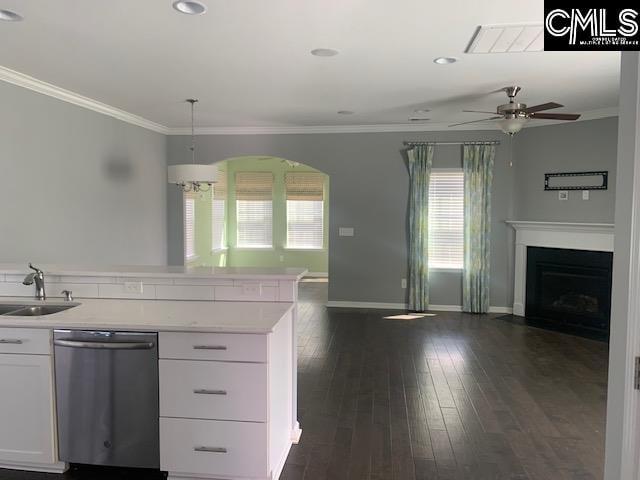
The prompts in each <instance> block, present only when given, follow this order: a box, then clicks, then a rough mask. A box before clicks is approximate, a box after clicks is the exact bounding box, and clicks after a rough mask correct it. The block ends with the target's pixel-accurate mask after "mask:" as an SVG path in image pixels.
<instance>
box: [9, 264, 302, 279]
mask: <svg viewBox="0 0 640 480" xmlns="http://www.w3.org/2000/svg"><path fill="white" fill-rule="evenodd" d="M35 265H36V266H37V267H38V268H40V269H42V270H43V271H44V273H45V274H46V275H67V276H90V277H134V278H144V277H151V278H175V277H189V278H212V277H213V278H227V279H252V280H299V279H301V278H302V276H303V275H304V274H305V273H306V272H307V270H305V269H304V268H289V267H184V266H160V265H158V266H155V265H153V266H145V265H122V266H114V265H105V266H79V265H49V264H44V265H40V264H35ZM30 271H31V270H29V267H28V266H27V264H15V263H0V273H7V274H21V275H23V274H27V273H29V272H30Z"/></svg>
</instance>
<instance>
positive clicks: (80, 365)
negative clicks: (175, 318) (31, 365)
mask: <svg viewBox="0 0 640 480" xmlns="http://www.w3.org/2000/svg"><path fill="white" fill-rule="evenodd" d="M53 343H54V354H55V375H56V400H57V405H56V408H57V411H58V444H59V451H60V454H59V456H60V460H62V461H65V462H70V463H83V464H90V465H109V466H119V467H141V468H159V467H160V453H159V426H158V424H159V408H158V335H157V334H156V333H136V332H103V331H74V330H55V331H54V341H53Z"/></svg>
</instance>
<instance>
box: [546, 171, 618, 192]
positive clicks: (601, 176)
mask: <svg viewBox="0 0 640 480" xmlns="http://www.w3.org/2000/svg"><path fill="white" fill-rule="evenodd" d="M608 179H609V172H608V171H606V170H603V171H599V172H557V173H545V174H544V189H545V190H606V189H607V188H609V187H608V181H609V180H608Z"/></svg>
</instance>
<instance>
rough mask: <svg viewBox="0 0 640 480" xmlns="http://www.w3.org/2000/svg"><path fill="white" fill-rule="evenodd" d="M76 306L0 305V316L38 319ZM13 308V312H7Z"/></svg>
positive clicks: (75, 304)
mask: <svg viewBox="0 0 640 480" xmlns="http://www.w3.org/2000/svg"><path fill="white" fill-rule="evenodd" d="M77 306H78V304H77V303H74V304H72V305H2V306H0V315H7V316H9V315H10V316H12V317H13V316H15V317H39V316H42V315H51V314H52V313H58V312H64V311H65V310H69V309H70V308H73V307H77ZM9 307H14V308H13V310H7V308H9Z"/></svg>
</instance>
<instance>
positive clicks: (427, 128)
mask: <svg viewBox="0 0 640 480" xmlns="http://www.w3.org/2000/svg"><path fill="white" fill-rule="evenodd" d="M617 116H618V108H617V107H613V108H602V109H599V110H591V111H588V112H583V113H582V114H581V116H580V119H579V120H577V121H578V122H580V121H586V120H597V119H599V118H607V117H617ZM449 123H450V122H431V123H420V124H415V123H381V124H375V125H297V126H260V127H258V126H254V127H199V128H196V135H305V134H322V133H385V132H448V131H465V130H474V131H478V130H480V131H482V130H484V131H490V132H495V133H496V134H498V135H500V136H502V133H501V132H500V129H499V128H498V127H497V125H495V124H491V123H487V124H467V125H461V126H458V127H449ZM566 123H567V122H562V121H552V120H549V121H543V122H529V123H528V124H527V126H526V127H525V128H530V127H544V126H545V125H559V124H566ZM189 134H191V130H190V129H189V128H186V127H185V128H182V127H181V128H169V129H168V135H189Z"/></svg>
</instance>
